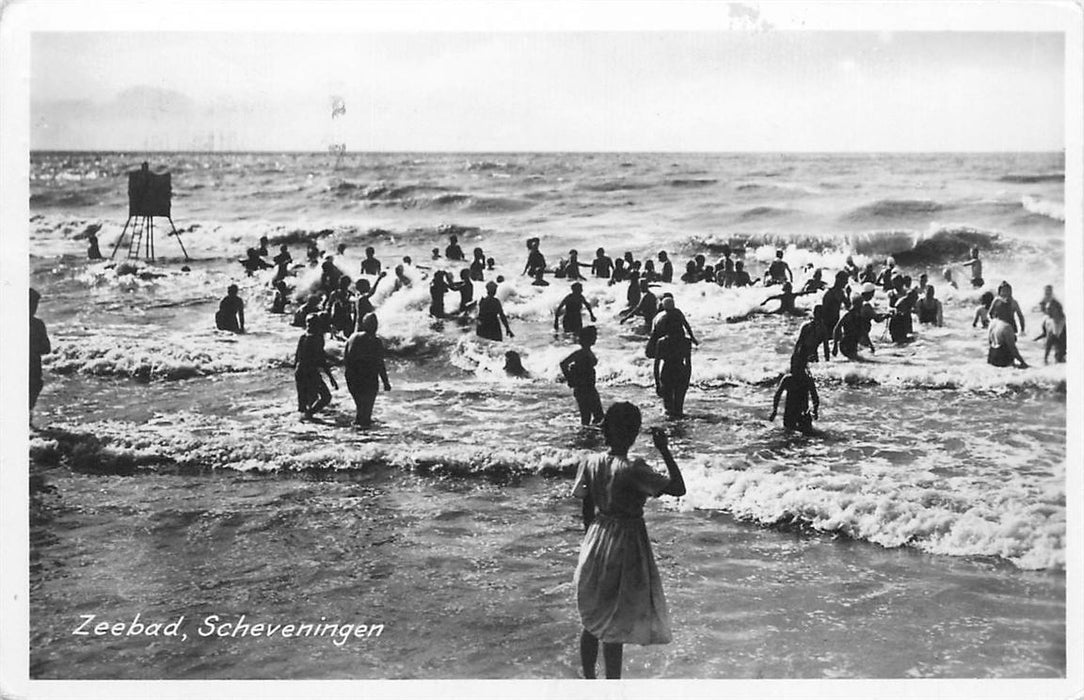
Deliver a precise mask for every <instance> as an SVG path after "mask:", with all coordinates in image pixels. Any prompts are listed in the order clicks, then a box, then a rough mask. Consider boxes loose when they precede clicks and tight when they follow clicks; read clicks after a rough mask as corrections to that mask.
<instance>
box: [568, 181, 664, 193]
mask: <svg viewBox="0 0 1084 700" xmlns="http://www.w3.org/2000/svg"><path fill="white" fill-rule="evenodd" d="M652 187H655V185H654V184H652V183H650V182H642V181H638V180H603V181H602V182H580V183H578V184H577V185H576V189H579V190H584V191H587V192H621V191H624V190H647V189H651V188H652Z"/></svg>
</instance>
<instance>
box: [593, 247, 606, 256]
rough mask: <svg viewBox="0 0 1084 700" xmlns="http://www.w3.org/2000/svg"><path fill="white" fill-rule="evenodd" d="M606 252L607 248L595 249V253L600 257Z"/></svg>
mask: <svg viewBox="0 0 1084 700" xmlns="http://www.w3.org/2000/svg"><path fill="white" fill-rule="evenodd" d="M605 254H606V249H605V248H599V249H598V250H596V251H595V255H597V256H598V257H600V258H601V257H602V256H603V255H605Z"/></svg>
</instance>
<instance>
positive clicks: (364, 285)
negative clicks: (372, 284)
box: [345, 277, 369, 294]
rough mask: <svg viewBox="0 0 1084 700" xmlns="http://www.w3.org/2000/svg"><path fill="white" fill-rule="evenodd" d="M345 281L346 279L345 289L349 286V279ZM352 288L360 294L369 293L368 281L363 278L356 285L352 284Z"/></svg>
mask: <svg viewBox="0 0 1084 700" xmlns="http://www.w3.org/2000/svg"><path fill="white" fill-rule="evenodd" d="M345 279H346V285H347V287H349V286H350V278H349V277H347V278H345ZM354 288H355V289H357V290H358V291H359V292H361V293H362V294H364V293H365V292H367V291H369V280H367V279H364V278H360V279H358V281H357V282H356V283H354Z"/></svg>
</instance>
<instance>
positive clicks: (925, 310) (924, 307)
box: [915, 284, 945, 327]
mask: <svg viewBox="0 0 1084 700" xmlns="http://www.w3.org/2000/svg"><path fill="white" fill-rule="evenodd" d="M934 291H935V290H934V286H933V285H932V284H931V285H927V287H926V296H924V297H923V298H921V299H919V300H918V303H917V304H916V305H915V313H916V314H918V322H919V323H921V324H923V325H926V324H930V323H932V324H934V325H935V326H938V327H940V326H943V325H944V324H945V319H944V315H943V313H942V306H941V302H940V301H938V300H937V299H935V298H934V296H933V295H934Z"/></svg>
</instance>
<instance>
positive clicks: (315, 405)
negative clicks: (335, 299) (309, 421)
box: [294, 314, 339, 418]
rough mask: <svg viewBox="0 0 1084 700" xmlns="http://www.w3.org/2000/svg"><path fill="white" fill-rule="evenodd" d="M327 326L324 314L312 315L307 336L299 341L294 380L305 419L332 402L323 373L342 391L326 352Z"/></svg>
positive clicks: (307, 323)
mask: <svg viewBox="0 0 1084 700" xmlns="http://www.w3.org/2000/svg"><path fill="white" fill-rule="evenodd" d="M325 323H326V322H325V320H324V319H323V318H322V314H313V315H311V316H309V317H308V319H307V320H306V322H305V334H304V335H302V336H301V338H300V339H299V340H298V341H297V352H296V353H295V354H294V381H295V382H296V384H297V410H298V411H299V412H301V414H302V416H303V418H312V415H313V414H314V413H316V412H317V411H320V410H322V409H323V408H324V407H326V406H327V405H328V404H329V403H331V391H330V390H329V389H328V388H327V385H326V384H324V379H323V377H322V376H321V372H323V373H324V374H326V375H327V378H328V381H329V382H331V385H332V386H333V387H335V388H336V389H338V388H339V386H338V384H337V383H336V382H335V377H333V376H332V375H331V368H330V367H329V366H328V361H327V355H326V354H325V353H324V325H325Z"/></svg>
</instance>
